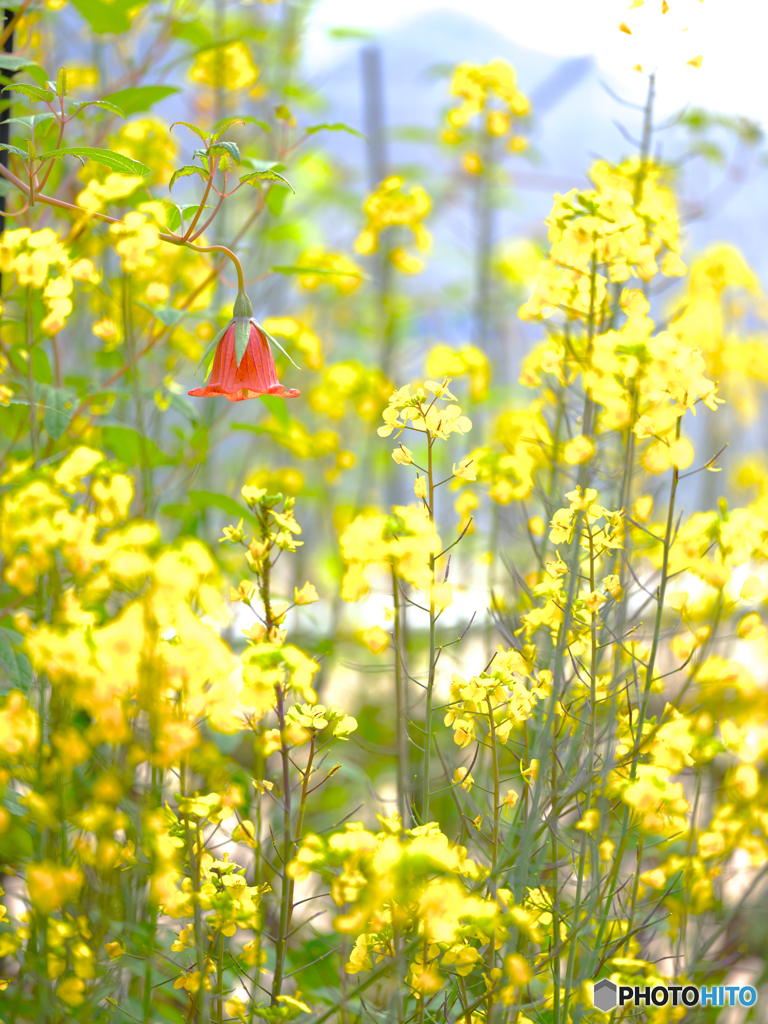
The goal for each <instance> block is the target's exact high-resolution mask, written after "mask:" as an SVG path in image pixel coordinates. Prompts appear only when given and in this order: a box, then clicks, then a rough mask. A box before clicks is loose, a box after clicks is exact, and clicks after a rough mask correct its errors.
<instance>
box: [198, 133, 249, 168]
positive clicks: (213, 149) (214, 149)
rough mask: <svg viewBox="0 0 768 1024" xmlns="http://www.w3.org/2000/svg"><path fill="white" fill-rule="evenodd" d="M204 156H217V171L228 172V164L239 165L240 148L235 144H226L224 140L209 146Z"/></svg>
mask: <svg viewBox="0 0 768 1024" xmlns="http://www.w3.org/2000/svg"><path fill="white" fill-rule="evenodd" d="M205 155H206V156H208V157H214V156H217V157H218V158H219V169H220V170H222V171H228V170H229V165H230V162H231V163H233V164H239V163H240V147H239V146H238V145H237V143H236V142H228V141H227V140H226V139H224V140H222V141H221V142H216V143H214V144H213V145H212V146H210V147H209V149H208V152H207V153H206V154H205Z"/></svg>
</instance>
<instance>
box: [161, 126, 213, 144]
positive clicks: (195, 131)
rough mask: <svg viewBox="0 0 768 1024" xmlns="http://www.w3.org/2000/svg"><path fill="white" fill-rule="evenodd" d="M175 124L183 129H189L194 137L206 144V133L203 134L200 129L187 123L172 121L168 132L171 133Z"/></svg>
mask: <svg viewBox="0 0 768 1024" xmlns="http://www.w3.org/2000/svg"><path fill="white" fill-rule="evenodd" d="M177 124H183V125H184V127H185V128H189V130H190V131H192V132H194V133H195V135H196V136H197V137H198V138H199V139H202V140H203V142H206V141H207V139H208V133H207V132H204V131H203V129H202V128H198V127H197V125H196V124H190V122H189V121H174V122H173V124H172V125H171V127H170V128H169V129H168V131H173V129H174V128H175V127H176V125H177Z"/></svg>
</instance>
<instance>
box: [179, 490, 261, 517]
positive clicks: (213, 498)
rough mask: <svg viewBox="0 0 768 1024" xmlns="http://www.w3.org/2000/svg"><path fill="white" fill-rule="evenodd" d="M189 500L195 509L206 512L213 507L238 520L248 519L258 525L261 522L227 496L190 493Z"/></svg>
mask: <svg viewBox="0 0 768 1024" xmlns="http://www.w3.org/2000/svg"><path fill="white" fill-rule="evenodd" d="M189 500H190V504H191V505H192V506H193V507H194V508H199V509H202V510H205V509H206V508H210V506H211V505H212V506H213V507H214V508H220V509H221V511H222V512H226V513H228V514H229V515H231V516H236V517H237V518H238V519H247V520H248V522H249V523H254V524H258V521H259V520H258V519H257V518H256V516H255V515H254V514H253V513H252V512H250V511H248V509H244V508H242V507H241V506H240V505H238V503H237V502H236V501H234V499H232V498H230V497H228V496H227V495H226V494H216V493H215V492H214V491H190V492H189Z"/></svg>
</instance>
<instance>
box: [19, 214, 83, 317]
mask: <svg viewBox="0 0 768 1024" xmlns="http://www.w3.org/2000/svg"><path fill="white" fill-rule="evenodd" d="M0 270H1V271H2V272H3V273H5V274H10V273H13V274H15V275H16V281H17V282H18V284H19V285H20V286H21V287H25V286H26V287H29V288H33V289H36V290H42V295H43V301H44V303H45V308H46V310H47V315H46V316H45V318H44V319H43V321H42V323H41V324H40V327H41V329H42V330H43V331H45V333H46V334H57V333H58V332H59V331H60V330H61V329H62V328H63V327H64V325H65V324H66V322H67V317H68V316H69V314H70V313H71V312H72V309H73V304H72V298H71V296H72V293H73V292H74V282H75V281H81V282H83V283H84V284H91V285H94V284H98V282H99V274H98V273H97V271H96V267H95V266H94V263H93V261H92V260H90V259H87V258H82V259H74V260H73V259H72V258H71V257H70V255H69V250H68V248H67V246H66V245H65V244H64V243H63V242H62V241H61V239H60V238H59V236H58V235H57V234H56V232H55V231H53V230H52V229H51V228H42V229H41V230H40V231H32V230H30V228H16V229H15V230H13V231H6V232H5V234H4V235H3V239H2V243H1V244H0Z"/></svg>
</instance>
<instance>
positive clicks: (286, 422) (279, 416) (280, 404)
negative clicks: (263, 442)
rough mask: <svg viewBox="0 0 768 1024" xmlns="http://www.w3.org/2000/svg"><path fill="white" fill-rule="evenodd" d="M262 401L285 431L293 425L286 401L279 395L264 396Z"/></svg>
mask: <svg viewBox="0 0 768 1024" xmlns="http://www.w3.org/2000/svg"><path fill="white" fill-rule="evenodd" d="M261 400H262V402H263V403H264V405H266V407H267V408H268V409H269V411H270V412H271V413H272V415H273V416H274V417H275V419H276V420H277V422H278V423H279V424H280V426H281V427H282V428H283V430H287V429H288V427H290V425H291V418H290V416H289V415H288V406H287V405H286V404H285V399H284V398H280V397H279V396H278V395H262V396H261Z"/></svg>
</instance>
